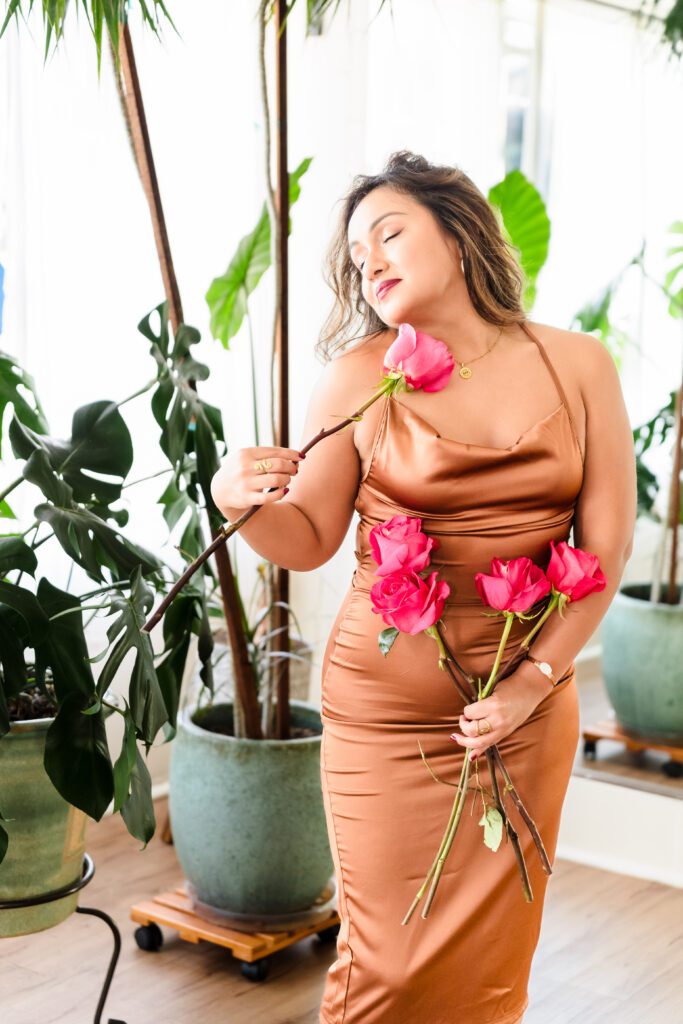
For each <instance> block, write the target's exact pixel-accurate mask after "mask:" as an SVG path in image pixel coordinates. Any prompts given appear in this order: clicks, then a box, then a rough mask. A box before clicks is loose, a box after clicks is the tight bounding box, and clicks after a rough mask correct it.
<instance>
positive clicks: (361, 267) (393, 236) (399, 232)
mask: <svg viewBox="0 0 683 1024" xmlns="http://www.w3.org/2000/svg"><path fill="white" fill-rule="evenodd" d="M402 230H403V228H401V231H402ZM401 231H395V232H394V234H393V235H389V237H388V238H385V239H384V241H385V242H390V241H391V239H392V238H396V235H400V234H401ZM362 269H363V264H362V263H359V264H358V270H359V271H361V270H362Z"/></svg>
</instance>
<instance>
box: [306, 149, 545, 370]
mask: <svg viewBox="0 0 683 1024" xmlns="http://www.w3.org/2000/svg"><path fill="white" fill-rule="evenodd" d="M380 185H387V186H389V187H391V188H393V189H396V191H397V192H403V193H405V194H407V195H410V196H412V197H413V199H415V200H417V202H419V203H422V205H423V206H426V207H427V209H428V210H431V212H432V214H433V215H434V216H435V217H436V219H437V221H438V222H439V223H440V225H441V227H442V228H443V230H445V231H447V232H449V234H451V235H453V236H454V237H455V238H456V240H457V242H458V246H459V248H460V251H461V253H462V258H463V266H464V269H465V281H466V284H467V290H468V292H469V295H470V299H471V301H472V305H473V306H474V308H475V309H476V311H477V313H478V314H479V315H480V316H481V317H482V318H483V319H484V320H487V321H488V322H489V323H492V324H496V325H497V326H506V325H508V324H514V323H519V322H520V321H523V320H526V315H525V312H524V308H523V306H522V292H523V289H524V284H525V279H524V273H523V271H522V268H521V266H520V264H519V262H518V257H517V250H516V249H515V248H514V247H513V246H512V245H511V244H510V243H509V242H508V241H507V239H506V238H505V237H504V236H503V232H502V230H501V226H500V224H499V221H498V219H497V216H496V212H495V210H494V208H493V206H491V204H490V203H489V201H488V200H487V198H486V196H484V195H483V194H482V193H481V192H480V191H479V189H478V188H477V186H476V185H475V184H474V182H473V181H472V180H471V179H470V178H468V177H467V175H466V174H465V172H464V171H461V170H460V168H459V167H450V166H447V165H445V166H442V165H437V164H431V163H429V161H428V160H426V159H425V158H424V157H423V156H419V155H418V154H416V153H411V152H410V150H405V149H403V150H399V151H398V152H395V153H392V155H391V156H390V157H389V159H388V161H387V163H386V165H385V167H384V169H383V171H382V172H381V174H375V175H362V174H359V175H356V177H355V178H354V179H353V181H352V184H351V188H350V190H349V192H348V193H347V195H346V196H345V197H344V198H343V199H342V200H341V202H342V204H343V206H342V211H341V215H340V218H339V224H338V226H337V230H336V232H335V234H334V236H333V238H332V241H331V243H330V246H329V248H328V250H327V253H326V257H325V263H324V277H325V280H326V281H327V283H328V284H329V286H330V288H331V289H332V291H333V292H334V294H335V297H336V301H335V303H334V306H333V308H332V310H331V312H330V314H329V316H328V317H327V320H326V321H325V323H324V324H323V326H322V329H321V332H320V335H319V338H318V341H317V342H316V345H315V352H316V354H317V355H319V356H322V358H323V360H324V361H325V362H328V361H329V360H330V359H332V357H333V354H334V353H335V352H337V350H338V349H340V348H341V349H343V348H346V346H347V345H348V344H349V342H351V341H354V340H357V339H363V338H368V337H371V336H372V335H375V334H378V333H379V332H381V331H384V330H386V329H387V325H386V324H385V323H384V321H383V320H382V319H381V318H380V317H379V316H378V315H377V313H376V312H375V310H374V309H373V308H372V307H371V306H369V305H368V304H367V302H366V301H365V299H364V298H363V293H362V291H361V278H360V276H359V274H358V269H357V268H356V266H355V265H354V263H353V262H352V260H351V256H350V253H349V248H348V235H347V232H348V226H349V221H350V219H351V216H352V214H353V212H354V210H355V209H356V207H357V206H358V204H359V203H360V201H361V199H364V198H365V196H366V195H368V193H369V192H372V190H373V189H375V188H379V186H380ZM356 330H358V331H360V333H359V334H354V333H353V332H354V331H356Z"/></svg>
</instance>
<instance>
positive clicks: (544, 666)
mask: <svg viewBox="0 0 683 1024" xmlns="http://www.w3.org/2000/svg"><path fill="white" fill-rule="evenodd" d="M538 667H539V668H540V670H541V672H545V674H546V675H547V676H550V675H552V672H553V670H552V668H551V666H550V664H549V662H547V661H542V662H540V664H539V666H538Z"/></svg>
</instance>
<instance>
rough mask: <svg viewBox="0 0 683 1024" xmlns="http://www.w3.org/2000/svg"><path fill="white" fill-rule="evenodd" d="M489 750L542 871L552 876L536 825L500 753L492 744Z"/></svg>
mask: <svg viewBox="0 0 683 1024" xmlns="http://www.w3.org/2000/svg"><path fill="white" fill-rule="evenodd" d="M490 749H491V753H492V755H493V757H494V758H495V759H496V761H497V762H498V767H499V768H500V771H501V774H502V776H503V778H504V779H505V785H506V787H507V789H509V790H510V795H511V797H512V799H513V800H514V802H515V804H516V805H517V810H518V811H519V813H520V814H521V816H522V818H523V819H524V821H525V822H526V824H527V826H528V829H529V831H530V832H531V835H532V836H533V838H534V842H535V843H536V846H537V848H538V855H539V857H540V858H541V863H542V865H543V870H544V871H545V873H546V874H547V875H552V873H553V869H552V867H551V866H550V861H549V860H548V854H547V853H546V850H545V846H544V845H543V840H542V839H541V837H540V835H539V833H538V829H537V828H536V823H535V822H534V820H533V818H532V817H531V815H530V814H529V812H528V811H527V809H526V807H525V806H524V804H523V803H522V801H521V799H520V796H519V793H518V792H517V790H516V789H515V787H514V786H513V784H512V779H511V778H510V776H509V775H508V773H507V769H506V767H505V765H504V764H503V758H502V757H501V756H500V751H499V750H498V747H497V746H496V745H495V744H494V745H493V746H492V747H491V748H490Z"/></svg>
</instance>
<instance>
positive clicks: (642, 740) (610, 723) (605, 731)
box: [582, 718, 683, 779]
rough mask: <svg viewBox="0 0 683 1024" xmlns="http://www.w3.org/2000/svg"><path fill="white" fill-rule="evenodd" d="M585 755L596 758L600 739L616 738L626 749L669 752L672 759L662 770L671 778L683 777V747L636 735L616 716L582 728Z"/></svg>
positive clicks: (664, 764) (666, 762)
mask: <svg viewBox="0 0 683 1024" xmlns="http://www.w3.org/2000/svg"><path fill="white" fill-rule="evenodd" d="M582 736H583V753H584V757H588V758H591V759H592V760H594V759H595V748H596V745H597V742H598V740H616V741H617V743H624V744H625V745H626V749H627V750H629V751H633V752H634V753H638V752H640V751H641V750H659V751H661V752H662V753H663V754H668V756H669V757H670V759H671V760H669V761H665V762H664V763H663V764H662V771H663V772H664V774H665V775H668V776H669V778H671V779H680V778H682V777H683V747H677V746H673V745H671V744H670V743H667V742H666V740H662V739H649V738H648V737H647V736H635V735H633V734H631V733H628V732H626V730H625V729H624V728H623V727H622V726H621V725H620V724H619V722H618V721H617V719H616V718H603V719H602V720H601V721H599V722H596V723H595V725H591V726H588V728H586V729H583V730H582Z"/></svg>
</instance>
